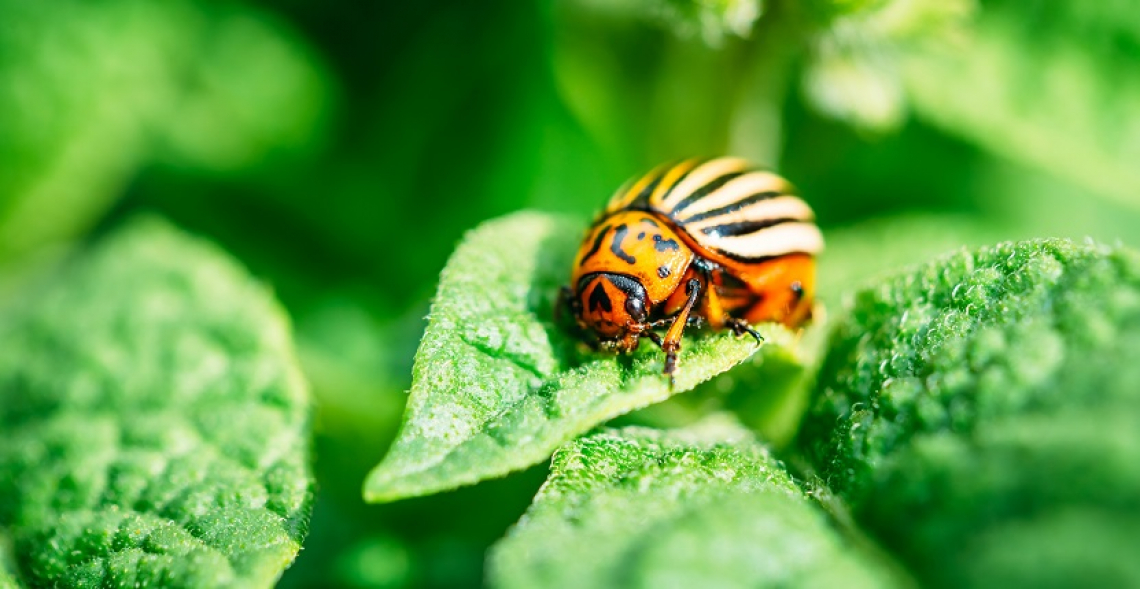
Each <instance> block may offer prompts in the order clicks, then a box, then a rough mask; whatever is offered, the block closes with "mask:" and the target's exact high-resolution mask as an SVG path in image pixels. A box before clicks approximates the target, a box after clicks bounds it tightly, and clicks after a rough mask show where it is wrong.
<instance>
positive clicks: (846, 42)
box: [804, 0, 974, 131]
mask: <svg viewBox="0 0 1140 589" xmlns="http://www.w3.org/2000/svg"><path fill="white" fill-rule="evenodd" d="M836 4H837V5H841V4H843V3H836ZM837 7H838V6H837ZM849 8H851V9H852V10H850V12H849V13H847V14H836V15H835V16H836V18H834V19H833V20H831V21H830V22H828V23H827V25H826V27H824V28H823V30H822V31H821V32H820V33H819V34H817V35H815V36H814V37H813V38H812V39H811V56H810V59H809V60H808V61H807V64H806V65H807V67H806V69H805V72H804V91H805V94H806V95H807V98H808V99H809V100H810V101H811V102H812V104H813V105H814V106H815V107H816V108H817V109H819V110H820V112H822V113H824V114H826V115H829V116H831V117H834V118H836V119H839V120H842V121H845V122H848V123H850V124H852V125H854V126H856V127H859V128H862V129H865V130H870V131H885V130H891V129H894V128H896V127H898V126H899V125H900V124H901V123H902V122H903V119H904V115H905V114H906V93H905V91H904V84H903V76H902V66H901V62H902V61H903V60H904V58H905V57H906V56H907V55H909V54H910V53H912V52H913V50H914V45H916V44H918V43H919V42H920V41H921V42H923V43H924V44H929V45H935V46H940V45H939V44H938V43H937V42H936V40H938V39H941V38H944V37H947V36H952V35H953V34H955V33H956V32H959V31H960V28H961V25H962V23H963V22H964V21H965V20H966V17H967V16H969V15H970V14H972V13H973V11H974V1H973V0H892V1H888V2H873V3H865V4H863V5H859V4H857V5H856V6H853V7H849Z"/></svg>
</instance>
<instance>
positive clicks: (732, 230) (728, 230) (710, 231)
mask: <svg viewBox="0 0 1140 589" xmlns="http://www.w3.org/2000/svg"><path fill="white" fill-rule="evenodd" d="M799 221H800V219H793V218H791V217H777V218H775V219H764V220H763V221H740V222H739V223H725V224H723V225H713V226H712V227H705V228H704V229H702V230H701V232H702V233H704V234H705V235H708V236H710V237H738V236H741V235H748V234H749V233H756V232H757V231H760V230H762V229H768V228H769V227H775V226H777V225H783V224H784V223H798V222H799Z"/></svg>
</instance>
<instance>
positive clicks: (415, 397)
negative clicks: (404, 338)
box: [364, 213, 795, 501]
mask: <svg viewBox="0 0 1140 589" xmlns="http://www.w3.org/2000/svg"><path fill="white" fill-rule="evenodd" d="M583 229H584V227H583V225H582V224H580V223H576V222H573V221H570V220H567V219H565V218H561V217H552V216H548V215H542V214H537V213H519V214H515V215H512V216H509V217H506V218H503V219H499V220H496V221H491V222H488V223H485V224H484V225H482V226H481V227H479V228H478V229H476V230H475V231H473V232H471V233H470V234H469V235H468V236H467V237H466V238H465V239H464V241H463V243H462V244H460V246H459V248H458V249H457V250H456V252H455V254H454V255H453V256H452V257H451V260H450V261H449V262H448V265H447V267H446V268H445V269H444V271H443V275H442V277H441V279H440V287H439V292H438V294H437V295H436V300H435V303H434V305H433V306H432V311H431V316H430V318H429V325H428V328H427V331H426V333H425V334H424V338H423V341H422V342H421V344H420V350H419V352H418V353H417V354H416V365H415V368H414V370H413V382H412V391H411V395H410V397H409V399H408V408H407V411H406V413H405V417H404V424H403V427H402V429H401V432H400V434H399V435H398V437H397V439H396V442H395V444H394V446H393V447H392V449H391V451H390V452H389V454H388V456H386V457H385V458H384V460H383V462H381V463H380V465H379V466H378V467H377V468H376V470H374V471H373V472H372V473H371V475H369V478H368V480H367V482H366V483H365V488H364V493H365V497H366V498H367V499H369V500H370V501H388V500H393V499H398V498H400V497H406V496H411V495H420V494H425V493H431V492H435V491H440V490H445V489H451V488H454V487H457V486H459V485H464V484H470V483H474V482H476V481H479V480H482V479H485V478H489V477H497V476H502V475H504V474H507V473H508V472H511V471H514V470H518V469H521V468H525V467H527V466H530V465H532V464H535V463H538V462H540V461H542V460H545V459H546V458H547V457H548V456H550V454H551V453H552V452H553V451H554V450H555V449H556V448H557V447H558V446H560V445H561V444H563V443H565V442H566V441H568V440H570V439H573V438H574V437H575V436H578V435H580V434H582V433H585V432H586V431H588V430H590V429H591V428H593V427H594V426H596V425H598V424H600V423H603V422H605V421H606V420H608V419H611V418H613V417H616V416H618V415H621V414H623V413H626V412H628V411H632V410H634V409H637V408H640V407H644V406H646V405H649V404H652V403H655V402H658V401H661V400H664V399H666V398H668V397H669V396H671V395H673V394H676V393H680V392H683V391H686V390H688V389H690V388H692V387H693V386H695V385H696V384H697V383H699V382H702V381H704V380H707V379H709V378H711V377H712V376H714V375H716V374H719V373H721V372H724V371H725V370H728V369H729V368H732V367H733V366H734V365H736V364H737V363H739V362H741V361H743V360H744V359H745V358H748V357H749V356H751V355H752V354H753V353H754V352H755V351H756V350H757V346H756V345H755V344H754V343H753V342H752V341H750V340H747V339H741V338H738V337H735V336H733V335H732V334H731V333H728V332H724V333H717V334H708V335H702V336H701V337H694V338H691V339H686V340H685V343H684V344H683V347H682V350H681V355H680V371H679V373H678V374H677V377H676V386H675V387H670V385H669V381H668V379H667V378H665V377H664V376H662V374H661V370H662V363H663V358H662V354H661V352H660V351H659V350H657V349H656V347H651V346H650V345H649V342H644V344H643V346H642V348H641V351H640V352H639V353H636V354H634V355H632V356H619V357H614V356H612V355H607V354H588V355H585V356H583V355H582V352H580V351H579V349H578V348H579V343H578V342H577V340H576V339H575V338H574V336H573V335H572V334H571V333H570V332H569V331H568V330H567V329H566V328H565V327H564V326H563V325H558V324H556V323H555V321H554V311H553V300H554V298H555V296H556V294H557V292H558V289H559V287H560V286H561V285H562V284H564V283H565V282H566V281H567V280H569V276H570V271H571V262H572V259H573V256H574V252H575V251H576V249H577V247H578V245H579V242H580V239H581V235H582V231H583ZM760 331H761V333H763V334H764V337H765V338H767V343H766V344H765V345H763V346H760V349H761V353H762V354H767V353H769V351H776V350H780V349H781V347H786V346H790V345H792V344H793V343H794V340H795V336H794V334H792V333H791V332H789V331H787V330H785V329H783V328H780V327H777V326H761V327H760Z"/></svg>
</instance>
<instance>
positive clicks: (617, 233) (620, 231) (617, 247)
mask: <svg viewBox="0 0 1140 589" xmlns="http://www.w3.org/2000/svg"><path fill="white" fill-rule="evenodd" d="M628 234H629V229H628V228H627V227H626V225H625V223H622V224H621V225H618V226H617V227H615V228H614V240H613V241H612V242H610V251H612V252H613V253H614V255H615V256H617V257H619V258H621V259H622V260H624V261H625V263H626V264H636V263H637V258H635V257H633V256H631V255H629V254H627V253H625V252H624V251H622V249H621V242H623V241H625V236H626V235H628Z"/></svg>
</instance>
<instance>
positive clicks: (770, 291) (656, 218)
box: [559, 157, 823, 381]
mask: <svg viewBox="0 0 1140 589" xmlns="http://www.w3.org/2000/svg"><path fill="white" fill-rule="evenodd" d="M822 249H823V236H822V234H821V233H820V231H819V228H818V227H817V226H816V224H815V216H814V213H813V212H812V210H811V208H810V207H808V205H807V203H805V202H804V201H803V200H802V199H800V198H799V197H797V196H795V190H794V189H793V187H792V186H791V184H789V183H788V182H787V181H786V180H785V179H783V178H781V177H780V176H778V175H776V174H774V173H772V172H771V171H768V170H764V169H760V168H756V167H753V166H751V165H750V164H749V163H748V162H747V161H745V160H743V159H741V158H735V157H721V158H715V159H690V160H685V161H682V162H680V163H670V164H664V165H661V166H658V167H657V168H655V169H654V170H652V171H650V172H649V173H647V174H645V175H644V176H641V177H640V178H637V179H635V180H633V181H632V182H628V183H626V185H625V186H623V187H622V188H620V189H618V191H617V192H616V193H615V194H614V195H613V197H612V198H611V199H610V201H609V203H608V204H607V206H606V208H605V210H604V211H603V212H602V213H601V214H600V215H598V217H597V219H596V220H595V221H594V223H593V224H592V225H591V226H590V228H589V229H588V230H587V231H586V235H585V237H584V239H583V240H582V245H581V247H580V248H579V250H578V253H577V255H576V257H575V259H574V269H573V272H572V274H571V278H570V285H569V286H564V287H563V288H562V291H561V293H560V297H559V305H560V307H564V308H569V309H570V311H571V313H572V314H573V316H574V319H575V322H576V324H577V326H578V328H579V329H580V330H581V332H582V334H583V335H584V336H586V338H587V341H588V343H590V344H591V345H592V346H593V347H595V348H598V347H601V348H605V349H610V350H614V351H618V352H629V351H632V350H635V349H637V347H638V345H639V344H640V341H641V338H642V337H643V336H644V337H647V338H649V339H650V340H652V341H653V342H654V343H656V344H657V345H658V346H660V348H661V349H662V350H663V351H664V352H665V367H664V373H665V375H667V376H668V377H669V378H670V380H671V381H672V378H673V375H674V373H675V372H676V369H677V352H678V350H680V347H681V335H682V333H683V332H684V330H685V328H686V327H687V326H689V325H700V324H701V323H703V322H707V323H708V325H709V326H710V327H711V328H712V329H726V328H727V329H732V330H733V331H734V332H735V333H736V334H737V335H744V334H750V335H752V336H753V337H755V338H756V340H757V342H760V341H762V339H763V338H761V336H760V334H759V333H758V332H757V331H756V330H755V329H753V328H752V325H753V324H756V323H761V322H766V321H776V322H780V323H783V324H784V325H787V326H789V327H795V326H798V325H800V324H802V323H803V322H804V321H806V320H808V319H809V318H810V316H811V305H812V298H813V296H814V293H815V256H816V255H817V254H818V253H819V252H820V251H822ZM657 329H664V330H665V331H664V335H661V334H658V333H657V332H656V331H655V330H657Z"/></svg>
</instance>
